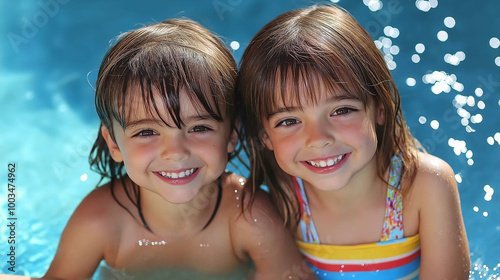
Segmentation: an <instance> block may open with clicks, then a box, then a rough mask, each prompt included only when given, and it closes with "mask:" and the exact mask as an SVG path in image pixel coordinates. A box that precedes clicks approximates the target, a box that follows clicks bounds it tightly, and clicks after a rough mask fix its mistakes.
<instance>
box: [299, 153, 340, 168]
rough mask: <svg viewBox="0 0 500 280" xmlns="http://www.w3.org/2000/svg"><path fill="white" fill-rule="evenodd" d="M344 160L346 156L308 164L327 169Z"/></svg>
mask: <svg viewBox="0 0 500 280" xmlns="http://www.w3.org/2000/svg"><path fill="white" fill-rule="evenodd" d="M343 158H344V155H340V156H338V157H336V158H329V159H327V160H326V161H324V160H320V161H319V162H315V161H308V162H307V163H309V164H310V165H312V166H315V167H327V166H328V167H330V166H332V165H334V164H337V163H338V162H339V161H341V160H342V159H343Z"/></svg>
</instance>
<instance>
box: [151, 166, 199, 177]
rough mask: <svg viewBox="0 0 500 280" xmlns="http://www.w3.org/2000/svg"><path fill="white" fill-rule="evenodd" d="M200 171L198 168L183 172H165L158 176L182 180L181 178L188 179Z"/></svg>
mask: <svg viewBox="0 0 500 280" xmlns="http://www.w3.org/2000/svg"><path fill="white" fill-rule="evenodd" d="M197 170H198V168H191V169H187V170H184V171H181V172H165V171H160V172H158V174H160V175H161V176H163V177H165V178H168V179H181V178H186V177H189V176H190V175H192V174H193V173H195V172H196V171H197Z"/></svg>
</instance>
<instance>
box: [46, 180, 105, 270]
mask: <svg viewBox="0 0 500 280" xmlns="http://www.w3.org/2000/svg"><path fill="white" fill-rule="evenodd" d="M100 194H102V190H99V189H98V190H95V191H94V192H92V193H91V194H90V195H89V196H87V197H86V198H85V199H84V200H83V201H82V203H81V204H80V205H79V206H78V208H77V209H76V210H75V212H74V213H73V215H72V216H71V218H70V220H69V221H68V224H67V225H66V228H65V229H64V231H63V233H62V235H61V240H60V242H59V247H58V249H57V252H56V255H55V257H54V259H53V260H52V263H51V265H50V267H49V269H48V271H47V273H46V274H45V276H44V277H43V279H88V278H90V277H92V275H93V274H94V272H95V270H96V268H97V266H98V265H99V262H100V261H101V260H102V259H103V255H104V253H103V252H104V248H105V244H106V241H105V236H106V232H107V226H106V224H107V223H106V222H105V219H104V218H103V216H104V213H103V210H102V207H103V205H105V204H103V203H104V202H103V199H102V198H101V197H100ZM108 203H110V202H108Z"/></svg>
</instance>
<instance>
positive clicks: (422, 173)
mask: <svg viewBox="0 0 500 280" xmlns="http://www.w3.org/2000/svg"><path fill="white" fill-rule="evenodd" d="M417 168H418V169H417V175H416V177H415V181H414V182H413V187H412V192H411V193H412V196H416V198H421V199H423V201H425V200H426V199H428V198H429V195H432V196H437V197H440V198H443V199H446V198H448V199H452V200H455V199H457V195H458V190H457V183H456V180H455V173H454V172H453V169H452V168H451V166H450V165H449V164H448V163H447V162H446V161H444V160H442V159H440V158H438V157H436V156H433V155H431V154H425V153H421V152H419V153H418V164H417Z"/></svg>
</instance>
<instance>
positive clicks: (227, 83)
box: [89, 19, 237, 228]
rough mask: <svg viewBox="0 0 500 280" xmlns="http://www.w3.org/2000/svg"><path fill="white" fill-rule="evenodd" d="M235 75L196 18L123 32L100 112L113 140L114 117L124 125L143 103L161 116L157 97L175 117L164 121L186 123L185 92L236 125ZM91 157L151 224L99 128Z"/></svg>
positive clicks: (111, 54)
mask: <svg viewBox="0 0 500 280" xmlns="http://www.w3.org/2000/svg"><path fill="white" fill-rule="evenodd" d="M236 74H237V66H236V62H235V60H234V58H233V56H232V54H231V52H230V51H229V50H228V49H227V47H226V46H225V45H224V43H223V42H222V41H221V40H220V39H219V38H218V37H217V36H215V35H214V34H213V33H212V32H210V31H209V30H208V29H206V28H204V27H202V26H201V25H200V24H198V23H197V22H194V21H192V20H188V19H169V20H166V21H164V22H159V23H155V24H152V25H148V26H144V27H141V28H139V29H136V30H133V31H130V32H128V33H125V34H122V35H121V36H120V37H119V38H118V42H117V43H116V44H115V45H114V46H112V47H111V48H110V49H109V51H108V52H107V53H106V55H105V56H104V59H103V61H102V64H101V67H100V69H99V73H98V77H97V82H96V95H95V106H96V111H97V114H98V116H99V119H100V121H101V125H103V126H105V127H106V128H107V129H108V130H109V131H110V134H111V137H112V138H113V140H114V131H113V120H116V121H117V122H118V123H119V124H120V126H121V127H122V128H125V127H126V126H127V123H128V122H129V121H130V119H131V118H133V114H134V112H136V110H135V109H136V108H137V107H136V106H141V105H143V106H145V109H146V112H148V113H149V114H151V115H152V116H159V117H160V118H161V115H160V113H159V108H158V107H157V106H161V104H160V105H158V104H157V103H155V101H157V100H161V101H162V103H163V106H164V108H165V110H166V111H167V112H168V114H169V119H171V120H172V121H171V123H167V121H166V120H164V119H162V121H163V122H164V123H165V124H166V125H168V126H171V127H174V126H176V127H178V128H181V126H182V125H183V121H182V118H181V104H180V94H181V92H184V93H186V94H187V96H188V97H189V99H190V101H191V102H192V103H193V104H194V106H195V107H196V108H198V109H199V110H202V111H206V112H207V113H208V114H209V115H210V116H211V117H212V118H213V119H215V120H217V121H223V120H226V119H228V118H229V119H230V123H231V127H233V125H234V120H235V113H234V106H233V103H234V102H233V98H234V85H235V81H236ZM137 104H140V105H137ZM232 155H233V154H231V155H230V157H229V158H230V159H231V156H232ZM89 161H90V165H91V168H92V169H93V170H95V171H96V172H98V173H99V174H100V176H101V181H102V180H103V179H110V181H111V188H112V193H113V196H114V192H113V188H114V185H115V184H114V182H115V181H116V180H121V181H122V182H123V184H122V186H123V188H124V190H125V192H126V194H127V196H128V197H129V199H130V200H131V201H132V202H133V203H134V204H135V205H136V206H137V209H138V211H139V215H140V217H141V219H142V222H143V224H144V225H145V226H146V228H148V226H147V223H146V221H145V220H144V218H143V216H142V211H141V206H140V199H139V196H140V192H139V191H138V187H137V186H135V185H133V186H126V185H125V180H123V178H124V177H125V176H126V171H125V168H124V163H123V162H115V161H114V160H113V159H112V157H111V154H110V152H109V150H108V147H107V145H106V143H105V141H104V138H103V136H102V135H101V133H100V131H99V132H98V137H97V139H96V141H95V143H94V146H93V147H92V150H91V152H90V157H89ZM114 198H115V200H116V201H117V202H118V203H119V204H120V205H121V206H122V207H123V208H125V209H126V210H127V211H129V212H130V210H129V209H127V208H126V207H124V206H123V204H122V203H120V201H118V199H117V198H116V197H115V196H114Z"/></svg>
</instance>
